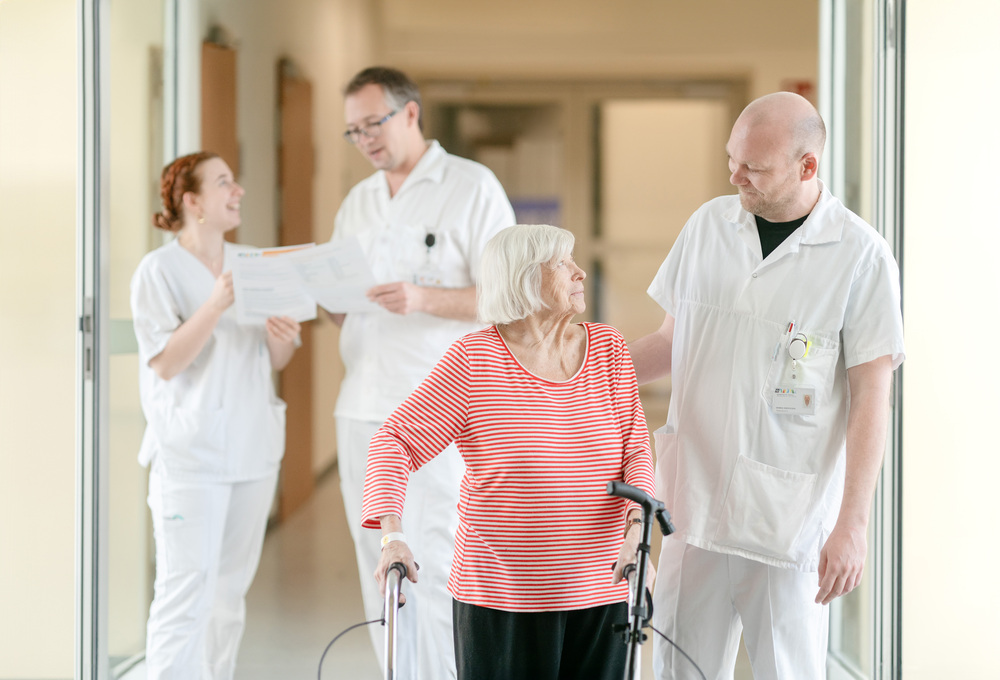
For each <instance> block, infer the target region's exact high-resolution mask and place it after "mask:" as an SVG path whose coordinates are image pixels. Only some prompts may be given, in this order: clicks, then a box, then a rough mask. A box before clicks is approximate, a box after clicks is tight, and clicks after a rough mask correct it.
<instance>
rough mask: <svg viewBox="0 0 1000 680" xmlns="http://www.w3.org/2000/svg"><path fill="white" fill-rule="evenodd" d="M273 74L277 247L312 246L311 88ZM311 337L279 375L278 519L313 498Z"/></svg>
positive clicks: (286, 72) (284, 70) (283, 66)
mask: <svg viewBox="0 0 1000 680" xmlns="http://www.w3.org/2000/svg"><path fill="white" fill-rule="evenodd" d="M278 69H279V73H278V90H279V95H278V99H279V116H280V130H281V140H280V147H279V150H278V186H279V188H280V193H281V205H280V210H281V227H280V238H281V245H283V246H284V245H295V244H299V243H308V242H311V241H312V240H313V216H312V205H313V195H312V192H313V175H314V159H313V136H312V84H311V83H310V82H309V81H308V80H306V79H304V78H301V77H299V76H298V75H297V74H296V73H295V70H294V68H293V67H292V65H291V64H290V63H289V62H287V61H282V62H281V63H280V64H279V66H278ZM312 395H313V334H312V324H311V323H309V322H307V323H304V324H303V325H302V347H300V348H299V350H298V351H297V352H296V353H295V357H294V358H293V359H292V361H291V363H290V364H289V365H288V366H287V367H286V368H285V370H284V371H283V372H282V373H281V397H282V399H284V400H285V402H286V403H287V404H288V411H287V423H288V427H287V435H286V443H285V459H284V462H283V463H282V467H281V484H280V493H279V502H278V512H279V517H280V518H281V519H284V518H286V517H288V516H289V515H291V514H292V513H293V512H295V510H296V508H298V507H299V506H300V505H302V503H304V502H305V501H306V500H308V498H309V497H310V496H311V495H312V492H313V488H314V486H315V477H314V475H313V469H312V465H313V427H312V425H313V418H312Z"/></svg>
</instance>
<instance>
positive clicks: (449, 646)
mask: <svg viewBox="0 0 1000 680" xmlns="http://www.w3.org/2000/svg"><path fill="white" fill-rule="evenodd" d="M380 426H381V423H378V422H370V421H363V420H355V419H353V418H341V417H338V418H337V465H338V468H339V471H340V489H341V492H342V493H343V496H344V509H345V511H346V514H347V522H348V524H349V526H350V530H351V537H352V538H353V539H354V547H355V551H356V553H357V558H358V572H359V576H360V577H361V596H362V599H363V601H364V607H365V620H367V621H370V620H372V619H380V618H382V609H383V606H384V603H385V599H384V598H383V596H382V595H381V594H380V593H379V589H378V584H377V583H376V582H375V578H374V573H375V565H376V564H378V558H379V553H380V552H381V550H382V547H381V539H382V532H381V531H379V530H377V529H364V528H362V527H361V500H362V494H363V492H364V485H365V463H366V461H367V459H368V442H369V441H370V440H371V438H372V436H373V435H374V434H375V432H376V430H378V428H379V427H380ZM464 471H465V466H464V463H463V462H462V458H461V455H460V454H459V452H458V449H457V448H456V447H455V445H454V444H452V445H450V446H449V447H448V448H447V449H445V450H444V451H443V452H442V453H441V455H439V456H438V457H437V458H435V459H434V460H432V461H431V462H429V463H428V464H427V465H425V466H424V467H422V468H421V469H420V470H418V471H416V472H412V473H410V480H409V483H408V485H407V487H406V502H405V504H404V506H403V518H402V522H403V533H404V534H405V535H406V542H407V545H409V547H410V550H412V551H413V556H414V558H415V559H416V561H417V564H419V565H420V571H419V574H418V579H419V582H417V583H411V582H410V581H408V580H404V581H403V586H402V590H403V593H404V594H405V596H406V604H405V605H404V606H403V607H402V608H401V609H400V610H399V618H398V626H397V634H396V645H397V666H396V668H397V677H398V678H399V680H447V679H449V678H455V677H456V671H455V641H454V636H453V633H452V627H451V609H452V597H451V594H450V593H449V592H448V588H447V585H448V574H449V572H450V571H451V559H452V555H453V554H454V551H455V532H456V531H457V530H458V496H459V489H460V484H461V480H462V474H463V473H464ZM368 630H369V632H370V634H371V639H372V644H373V645H374V646H375V654H376V656H377V657H378V660H379V665H380V667H381V666H382V665H383V664H384V663H385V661H384V655H385V628H383V627H382V626H379V625H377V624H372V625H370V626H368Z"/></svg>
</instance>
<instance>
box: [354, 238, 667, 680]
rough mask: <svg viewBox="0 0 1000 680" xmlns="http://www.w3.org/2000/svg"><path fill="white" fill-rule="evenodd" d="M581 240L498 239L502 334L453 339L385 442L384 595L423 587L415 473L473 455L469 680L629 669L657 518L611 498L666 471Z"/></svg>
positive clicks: (381, 467) (464, 643)
mask: <svg viewBox="0 0 1000 680" xmlns="http://www.w3.org/2000/svg"><path fill="white" fill-rule="evenodd" d="M573 242H574V239H573V235H572V234H571V233H570V232H568V231H566V230H564V229H559V228H557V227H551V226H547V225H518V226H515V227H510V228H508V229H505V230H503V231H501V232H500V233H499V234H497V235H496V236H494V237H493V239H492V240H491V241H490V242H489V244H487V246H486V249H485V251H484V253H483V256H482V261H481V263H480V278H479V282H478V287H479V298H478V305H479V316H480V319H481V320H482V321H484V322H486V323H490V324H492V325H491V326H490V327H488V328H486V329H484V330H482V331H479V332H477V333H472V334H470V335H467V336H465V337H464V338H462V339H461V340H459V341H458V342H456V343H455V344H454V345H452V347H451V348H450V349H449V350H448V352H447V353H446V354H445V356H444V357H443V358H442V359H441V361H440V362H439V363H438V364H437V366H436V367H435V369H434V371H433V372H432V373H431V374H430V376H428V378H427V379H426V380H425V381H424V382H423V384H422V385H421V386H420V387H419V388H418V389H417V390H416V391H415V392H414V393H413V394H412V395H411V396H410V397H409V398H408V399H407V400H406V401H405V402H404V403H403V404H402V405H401V406H400V407H399V408H398V409H397V410H396V411H395V412H394V413H393V414H392V416H391V417H390V418H389V419H388V420H387V421H386V423H385V424H384V425H383V426H382V428H381V429H380V430H379V431H378V433H377V434H376V435H375V437H374V438H373V439H372V441H371V445H370V447H369V453H368V468H367V476H366V481H365V491H364V506H363V511H362V518H363V523H364V526H366V527H368V528H380V529H381V530H382V534H383V544H384V546H385V547H384V548H383V551H382V556H381V560H380V562H379V565H378V567H377V569H376V573H375V577H376V578H377V579H378V580H379V582H380V584H381V585H382V587H383V588H384V582H383V581H384V575H385V571H386V569H387V568H388V567H389V566H390V565H391V564H393V563H394V562H402V563H403V564H404V565H406V567H407V569H408V571H409V578H410V580H411V581H414V582H415V583H416V582H417V580H418V574H417V567H416V563H415V562H414V555H413V554H412V552H411V550H410V548H409V546H408V545H407V544H406V541H405V537H404V535H403V533H402V532H403V527H402V526H401V521H400V517H401V514H402V509H403V503H404V499H405V491H406V482H407V478H408V475H409V473H410V471H411V470H416V469H418V468H420V467H421V466H422V465H424V464H425V463H427V461H429V460H430V459H432V458H433V457H434V456H435V455H437V454H438V453H439V452H440V451H442V450H443V449H444V448H445V447H446V446H447V445H448V444H449V443H451V442H452V441H454V442H455V443H456V444H457V445H458V449H459V451H460V452H461V454H462V457H463V459H464V461H465V464H466V472H465V476H464V477H463V479H462V486H461V497H460V502H459V506H458V514H459V529H458V535H457V538H456V541H455V555H454V559H453V562H452V569H451V577H450V579H449V582H448V589H449V591H450V592H451V594H452V596H453V598H454V603H453V608H452V611H453V616H454V619H453V630H454V632H455V656H456V662H457V665H458V677H459V679H460V680H461V679H463V678H465V679H472V678H475V679H476V680H484V679H487V680H489V679H496V680H503V679H508V678H509V679H512V680H513V679H514V678H526V677H531V678H539V679H543V680H544V679H546V678H551V679H552V680H555V679H556V678H561V679H567V678H588V679H602V678H609V679H610V678H615V679H616V680H617V679H618V678H621V677H622V675H623V673H624V668H625V656H626V646H625V644H624V643H623V642H622V640H621V638H620V637H619V636H618V635H615V634H614V633H613V632H612V628H611V627H612V625H613V624H615V623H624V622H625V621H626V619H627V612H626V605H625V601H626V599H627V596H628V593H627V589H626V584H625V583H624V582H622V580H621V568H622V567H623V566H624V565H625V564H628V563H631V562H634V561H635V553H636V548H637V546H638V543H639V539H640V530H639V528H638V527H637V526H636V524H635V521H638V517H639V514H640V511H639V509H638V508H637V507H636V506H632V505H627V504H626V501H623V500H622V499H618V498H614V497H611V496H608V495H607V493H606V491H605V489H606V486H607V482H608V481H611V480H623V481H625V482H626V483H628V484H632V485H634V486H638V487H639V488H642V489H644V490H646V491H647V492H649V493H652V491H653V468H652V462H651V458H650V452H649V439H648V437H649V435H648V432H647V429H646V421H645V418H644V417H643V412H642V407H641V405H640V403H639V392H638V387H637V383H636V378H635V372H634V370H633V368H632V361H631V359H630V357H629V353H628V349H627V348H626V345H625V341H624V340H623V338H622V336H621V335H620V334H619V333H618V331H616V330H615V329H613V328H611V327H610V326H606V325H602V324H594V323H583V324H574V323H572V319H573V317H574V316H576V315H577V314H579V313H581V312H583V311H584V309H585V303H584V288H583V280H584V278H585V277H586V274H585V273H584V271H583V270H582V269H581V268H580V267H579V266H577V264H576V262H574V261H573V257H572V249H573ZM623 536H624V539H623ZM417 557H419V555H418V556H417ZM612 563H616V568H615V570H614V572H613V573H612V572H611V565H612ZM414 587H416V588H419V585H417V586H414ZM403 611H404V613H403V614H401V615H404V616H405V610H403Z"/></svg>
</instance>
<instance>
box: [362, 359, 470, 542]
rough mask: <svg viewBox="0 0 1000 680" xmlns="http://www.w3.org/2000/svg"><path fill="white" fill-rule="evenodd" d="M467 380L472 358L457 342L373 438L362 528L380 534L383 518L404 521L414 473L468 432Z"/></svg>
mask: <svg viewBox="0 0 1000 680" xmlns="http://www.w3.org/2000/svg"><path fill="white" fill-rule="evenodd" d="M469 380H470V374H469V358H468V353H467V351H466V349H465V347H464V346H463V345H462V341H461V340H459V341H458V342H456V343H455V344H454V345H452V346H451V348H450V349H449V350H448V351H447V352H446V353H445V355H444V356H443V357H442V358H441V361H439V362H438V364H437V365H436V366H435V367H434V370H433V371H431V374H430V375H429V376H427V378H426V379H425V380H424V382H423V383H421V385H420V386H419V387H418V388H417V389H416V390H414V392H413V394H411V395H410V396H409V397H408V398H407V399H406V401H404V402H403V403H402V404H401V405H400V406H399V408H397V409H396V410H395V411H394V412H393V414H392V415H391V416H389V419H388V420H386V422H385V423H384V424H383V425H382V427H380V428H379V429H378V432H376V433H375V436H374V437H372V440H371V443H370V444H369V446H368V464H367V468H366V470H365V489H364V495H363V499H362V507H361V522H362V526H364V527H365V528H368V529H377V528H379V521H378V518H379V517H381V516H383V515H389V514H395V515H399V516H402V514H403V501H404V500H405V498H406V484H407V481H408V480H409V476H410V472H412V471H416V470H419V469H420V468H421V467H422V466H423V465H425V464H426V463H427V462H429V461H430V460H432V459H433V458H434V457H435V456H437V455H438V454H440V453H441V452H442V451H444V450H445V449H446V448H447V447H448V445H449V444H451V443H452V442H453V441H455V440H456V439H458V438H459V436H460V435H461V433H462V431H463V429H464V428H465V422H466V419H467V416H468V401H469Z"/></svg>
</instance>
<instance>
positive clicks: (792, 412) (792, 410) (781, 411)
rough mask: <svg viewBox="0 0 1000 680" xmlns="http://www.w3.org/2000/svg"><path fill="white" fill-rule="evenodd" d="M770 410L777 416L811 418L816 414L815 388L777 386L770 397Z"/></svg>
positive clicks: (787, 385)
mask: <svg viewBox="0 0 1000 680" xmlns="http://www.w3.org/2000/svg"><path fill="white" fill-rule="evenodd" d="M771 410H772V411H774V413H775V414H777V415H785V416H811V415H814V414H815V413H816V388H814V387H803V386H801V385H789V384H785V385H778V386H777V387H775V388H774V394H772V395H771Z"/></svg>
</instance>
